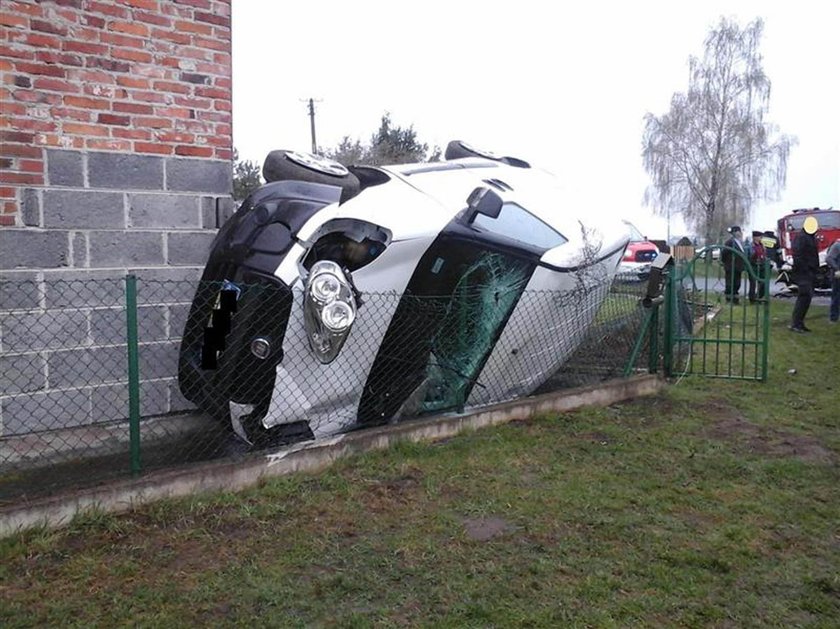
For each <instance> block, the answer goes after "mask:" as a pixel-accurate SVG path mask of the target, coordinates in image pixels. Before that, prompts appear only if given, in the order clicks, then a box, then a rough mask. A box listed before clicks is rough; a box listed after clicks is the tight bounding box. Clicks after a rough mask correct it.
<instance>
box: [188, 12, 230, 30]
mask: <svg viewBox="0 0 840 629" xmlns="http://www.w3.org/2000/svg"><path fill="white" fill-rule="evenodd" d="M193 18H194V19H195V21H196V22H206V23H208V24H215V25H216V26H224V27H226V28H230V18H229V17H228V16H226V15H216V14H215V13H204V12H203V11H196V12H195V13H193Z"/></svg>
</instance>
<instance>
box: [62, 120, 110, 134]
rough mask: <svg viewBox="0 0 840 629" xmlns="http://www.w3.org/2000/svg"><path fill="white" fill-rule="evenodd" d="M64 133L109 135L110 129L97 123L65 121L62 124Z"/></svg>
mask: <svg viewBox="0 0 840 629" xmlns="http://www.w3.org/2000/svg"><path fill="white" fill-rule="evenodd" d="M61 128H62V129H63V131H64V133H72V134H75V135H95V136H107V135H108V129H107V128H106V127H103V126H100V125H95V124H82V123H78V122H65V123H64V124H62V125H61Z"/></svg>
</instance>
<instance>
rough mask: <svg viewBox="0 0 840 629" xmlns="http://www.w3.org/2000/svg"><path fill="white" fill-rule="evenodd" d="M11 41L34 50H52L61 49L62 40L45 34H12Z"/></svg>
mask: <svg viewBox="0 0 840 629" xmlns="http://www.w3.org/2000/svg"><path fill="white" fill-rule="evenodd" d="M9 41H10V42H12V43H20V44H26V45H27V46H32V47H34V48H50V49H52V50H58V49H59V48H61V39H59V38H58V37H53V36H51V35H44V34H43V33H12V34H10V35H9Z"/></svg>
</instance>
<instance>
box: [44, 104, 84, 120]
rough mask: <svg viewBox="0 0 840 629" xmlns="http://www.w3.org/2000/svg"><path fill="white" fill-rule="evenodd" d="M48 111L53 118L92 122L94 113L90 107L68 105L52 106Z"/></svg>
mask: <svg viewBox="0 0 840 629" xmlns="http://www.w3.org/2000/svg"><path fill="white" fill-rule="evenodd" d="M50 113H51V114H52V117H53V118H56V119H59V120H75V121H77V122H93V117H94V115H95V111H94V110H91V109H71V108H69V107H53V108H52V109H51V110H50Z"/></svg>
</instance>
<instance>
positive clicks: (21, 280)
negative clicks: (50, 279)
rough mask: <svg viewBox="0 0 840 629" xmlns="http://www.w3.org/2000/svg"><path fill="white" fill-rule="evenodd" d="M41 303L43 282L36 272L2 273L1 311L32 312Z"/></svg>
mask: <svg viewBox="0 0 840 629" xmlns="http://www.w3.org/2000/svg"><path fill="white" fill-rule="evenodd" d="M40 303H41V280H40V279H39V277H38V274H37V273H36V272H34V271H4V272H2V273H0V311H3V310H30V309H34V308H38V307H39V306H40Z"/></svg>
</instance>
